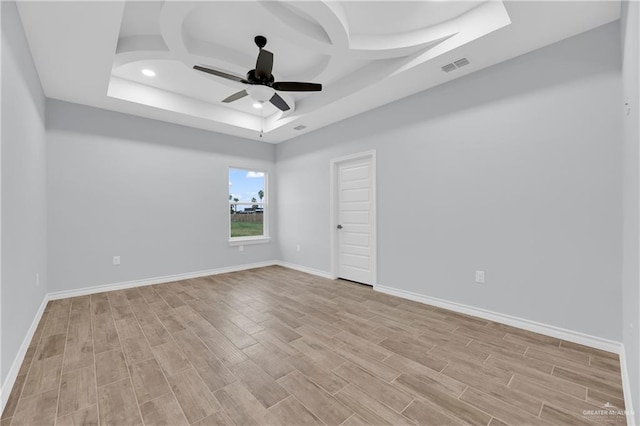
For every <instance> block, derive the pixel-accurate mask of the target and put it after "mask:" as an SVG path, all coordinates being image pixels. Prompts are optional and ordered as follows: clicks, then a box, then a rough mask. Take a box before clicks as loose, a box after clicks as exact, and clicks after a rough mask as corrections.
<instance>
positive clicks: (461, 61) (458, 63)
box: [453, 58, 469, 68]
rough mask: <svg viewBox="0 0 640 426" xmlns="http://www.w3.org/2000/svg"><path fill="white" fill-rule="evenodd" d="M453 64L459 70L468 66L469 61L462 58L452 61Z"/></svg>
mask: <svg viewBox="0 0 640 426" xmlns="http://www.w3.org/2000/svg"><path fill="white" fill-rule="evenodd" d="M453 64H454V65H455V66H456V67H458V68H460V67H464V66H465V65H469V60H468V59H467V58H462V59H458V60H457V61H454V62H453Z"/></svg>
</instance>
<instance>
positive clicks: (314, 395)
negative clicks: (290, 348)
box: [278, 371, 353, 425]
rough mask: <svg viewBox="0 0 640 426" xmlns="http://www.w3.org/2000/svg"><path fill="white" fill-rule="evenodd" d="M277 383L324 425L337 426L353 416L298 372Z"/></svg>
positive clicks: (348, 410) (351, 412)
mask: <svg viewBox="0 0 640 426" xmlns="http://www.w3.org/2000/svg"><path fill="white" fill-rule="evenodd" d="M278 383H279V384H280V385H281V386H282V387H284V388H285V389H286V390H287V391H288V392H289V393H290V394H291V395H293V396H294V397H295V398H296V399H297V400H298V401H300V402H301V403H302V404H303V405H304V406H305V407H306V408H307V409H308V410H309V411H311V412H312V413H313V414H315V415H316V417H318V418H319V419H320V420H322V421H323V422H324V423H325V424H328V425H332V424H333V425H339V424H341V423H342V422H344V421H345V420H347V419H348V418H349V417H351V415H352V414H353V411H351V410H350V409H349V408H347V407H346V406H344V405H343V404H341V403H340V402H338V401H337V400H336V399H335V398H333V397H332V396H331V395H329V394H328V393H327V392H326V391H325V390H323V389H322V388H321V387H320V386H318V385H316V384H315V383H313V382H312V381H311V380H309V379H307V378H306V377H305V376H304V375H303V374H302V373H300V372H297V371H294V372H292V373H291V374H288V375H286V376H285V377H282V378H281V379H280V380H278Z"/></svg>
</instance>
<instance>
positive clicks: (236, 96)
mask: <svg viewBox="0 0 640 426" xmlns="http://www.w3.org/2000/svg"><path fill="white" fill-rule="evenodd" d="M247 95H248V93H247V91H246V90H241V91H239V92H238V93H234V94H233V95H231V96H229V97H228V98H225V99H223V100H222V102H224V103H225V104H228V103H229V102H233V101H237V100H238V99H241V98H244V97H245V96H247Z"/></svg>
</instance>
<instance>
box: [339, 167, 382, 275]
mask: <svg viewBox="0 0 640 426" xmlns="http://www.w3.org/2000/svg"><path fill="white" fill-rule="evenodd" d="M374 170H375V169H374V165H373V157H372V156H367V157H365V158H358V159H354V160H348V161H343V162H339V163H337V168H336V186H337V188H336V189H337V212H336V222H337V224H336V230H335V232H337V274H338V277H339V278H345V279H348V280H351V281H356V282H359V283H363V284H369V285H373V284H374V281H375V278H374V277H375V196H374V182H375V179H374Z"/></svg>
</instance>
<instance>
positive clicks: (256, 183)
mask: <svg viewBox="0 0 640 426" xmlns="http://www.w3.org/2000/svg"><path fill="white" fill-rule="evenodd" d="M266 189H267V173H266V172H264V171H257V170H247V169H235V168H230V169H229V241H230V242H237V243H251V242H266V241H268V238H269V233H268V229H267V228H268V226H267V224H268V222H267V220H266V218H267V192H266Z"/></svg>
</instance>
